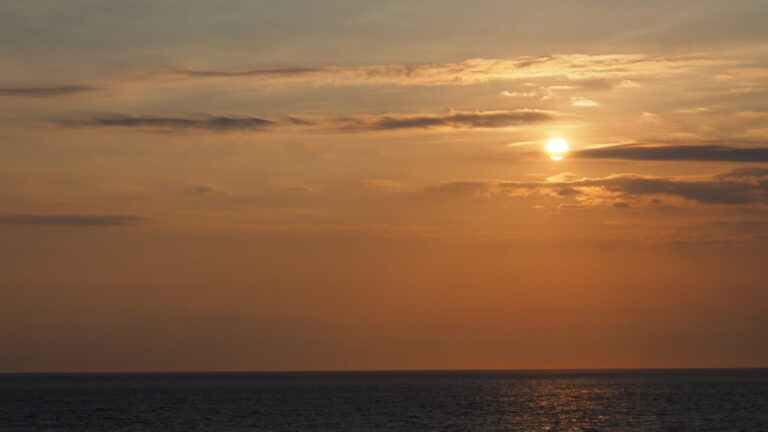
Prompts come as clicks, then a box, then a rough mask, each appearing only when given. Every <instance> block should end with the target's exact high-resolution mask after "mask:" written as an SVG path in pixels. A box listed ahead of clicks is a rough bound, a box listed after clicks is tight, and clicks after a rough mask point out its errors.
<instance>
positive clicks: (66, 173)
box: [0, 0, 768, 372]
mask: <svg viewBox="0 0 768 432" xmlns="http://www.w3.org/2000/svg"><path fill="white" fill-rule="evenodd" d="M322 3H323V4H322V5H321V4H320V2H309V1H300V0H286V1H281V2H270V1H249V2H241V1H234V0H231V1H230V0H226V1H221V2H216V5H215V6H214V5H213V4H212V3H210V2H203V1H197V0H189V1H185V2H150V1H143V0H142V1H135V2H130V3H126V4H109V5H107V4H106V3H103V2H95V1H90V0H82V1H74V2H67V4H66V5H64V4H62V3H60V2H55V1H40V2H33V3H23V4H22V3H18V4H8V5H2V6H0V45H2V48H3V52H4V53H6V54H4V55H3V56H2V58H0V176H2V180H3V181H2V182H0V198H1V199H0V239H2V243H1V244H2V246H1V247H0V299H2V301H1V302H0V346H2V347H3V349H2V350H0V371H8V372H16V371H144V370H184V371H187V370H294V369H441V368H462V369H463V368H471V369H474V368H478V369H479V368H497V369H504V368H622V367H741V366H766V365H768V348H766V346H765V344H764V343H763V339H764V336H765V334H766V332H768V314H766V312H768V294H766V292H765V289H764V288H765V286H768V268H767V267H766V266H765V265H764V263H765V262H768V243H766V239H768V212H767V211H768V207H767V206H768V104H767V103H766V101H768V98H766V96H768V94H767V93H768V62H766V59H768V31H766V30H765V25H764V22H763V21H764V20H763V18H764V17H765V16H766V14H767V13H768V6H766V4H765V2H763V1H759V0H735V1H729V2H721V1H709V0H706V1H699V2H695V3H694V2H679V3H674V4H669V2H664V1H648V2H643V4H642V5H638V4H635V3H636V2H628V1H627V2H624V1H612V2H602V1H597V0H593V1H586V2H579V4H578V5H576V4H575V3H574V2H565V1H555V0H546V1H519V2H509V1H501V0H498V1H496V0H488V1H483V2H480V3H478V4H475V5H473V6H472V7H471V8H469V7H467V6H466V3H465V2H460V1H453V0H441V1H437V0H426V1H423V2H418V3H417V4H413V2H405V1H399V0H398V1H390V2H354V1H349V0H334V1H328V2H322ZM374 3H376V4H374ZM553 137H561V138H564V139H566V140H568V142H569V143H570V147H571V151H570V153H569V154H568V155H567V156H566V157H565V159H563V160H562V161H557V162H556V161H552V160H550V159H549V158H548V157H547V155H546V154H545V153H544V152H543V148H544V145H545V143H546V142H547V140H549V139H550V138H553Z"/></svg>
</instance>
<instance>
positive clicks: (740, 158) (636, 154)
mask: <svg viewBox="0 0 768 432" xmlns="http://www.w3.org/2000/svg"><path fill="white" fill-rule="evenodd" d="M573 156H574V157H580V158H589V159H625V160H646V161H708V162H768V148H765V147H761V148H755V147H752V148H746V147H731V146H725V145H659V144H646V143H638V144H623V145H615V146H609V147H600V148H592V149H586V150H580V151H575V152H573Z"/></svg>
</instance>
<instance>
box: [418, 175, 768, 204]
mask: <svg viewBox="0 0 768 432" xmlns="http://www.w3.org/2000/svg"><path fill="white" fill-rule="evenodd" d="M427 192H439V193H447V194H465V195H467V194H471V195H475V196H491V195H506V196H531V195H544V196H550V197H555V198H568V199H572V200H574V201H575V202H576V203H577V204H580V205H609V204H610V205H613V206H614V207H616V208H628V207H629V206H630V202H632V201H637V200H638V199H641V198H646V197H647V198H650V199H651V200H650V201H651V202H652V203H659V201H658V198H657V197H659V196H667V197H676V198H681V199H683V200H687V201H692V202H697V203H702V204H721V205H744V204H761V203H766V202H768V171H762V170H761V169H759V168H758V169H754V168H751V169H749V170H734V171H731V172H728V173H724V174H717V175H714V176H712V177H711V179H707V180H685V179H678V178H664V177H650V176H640V175H633V174H618V175H612V176H607V177H598V178H579V179H570V180H558V179H550V180H546V181H502V182H483V181H454V182H446V183H442V184H439V185H436V186H432V187H429V188H427Z"/></svg>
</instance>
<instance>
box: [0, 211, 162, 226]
mask: <svg viewBox="0 0 768 432" xmlns="http://www.w3.org/2000/svg"><path fill="white" fill-rule="evenodd" d="M147 220H148V219H147V218H144V217H140V216H132V215H79V214H65V215H32V214H17V215H5V216H0V224H16V225H64V226H80V227H108V226H126V225H135V224H138V223H141V222H145V221H147Z"/></svg>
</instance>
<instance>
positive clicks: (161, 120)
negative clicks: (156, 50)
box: [62, 116, 277, 131]
mask: <svg viewBox="0 0 768 432" xmlns="http://www.w3.org/2000/svg"><path fill="white" fill-rule="evenodd" d="M276 124H277V122H276V121H273V120H267V119H263V118H259V117H227V116H205V117H144V116H136V117H132V116H115V117H97V118H92V119H85V120H68V121H65V122H63V123H62V125H64V126H72V127H123V128H160V129H206V130H213V131H233V130H264V129H267V128H270V127H272V126H275V125H276Z"/></svg>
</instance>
